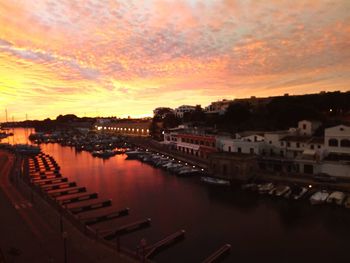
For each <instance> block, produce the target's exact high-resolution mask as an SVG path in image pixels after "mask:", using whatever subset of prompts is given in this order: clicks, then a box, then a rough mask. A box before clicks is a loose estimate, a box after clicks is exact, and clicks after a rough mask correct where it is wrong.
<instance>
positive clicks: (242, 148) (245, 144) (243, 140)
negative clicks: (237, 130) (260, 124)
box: [217, 133, 265, 155]
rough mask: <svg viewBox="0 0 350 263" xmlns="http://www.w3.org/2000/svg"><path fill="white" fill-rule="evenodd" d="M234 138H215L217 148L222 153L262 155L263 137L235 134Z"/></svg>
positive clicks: (254, 134) (255, 134) (263, 147)
mask: <svg viewBox="0 0 350 263" xmlns="http://www.w3.org/2000/svg"><path fill="white" fill-rule="evenodd" d="M235 137H236V138H231V137H228V136H217V148H218V149H219V150H220V151H222V152H233V153H246V154H256V155H259V154H262V153H263V151H264V149H265V142H264V137H263V136H261V135H260V134H258V133H253V134H249V135H248V134H236V136H235Z"/></svg>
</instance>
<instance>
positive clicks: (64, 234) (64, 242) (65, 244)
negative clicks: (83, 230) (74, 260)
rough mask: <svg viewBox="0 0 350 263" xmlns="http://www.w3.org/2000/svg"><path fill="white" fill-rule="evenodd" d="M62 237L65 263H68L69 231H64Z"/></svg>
mask: <svg viewBox="0 0 350 263" xmlns="http://www.w3.org/2000/svg"><path fill="white" fill-rule="evenodd" d="M62 238H63V253H64V263H67V262H68V261H67V238H68V233H67V232H66V231H64V232H63V233H62Z"/></svg>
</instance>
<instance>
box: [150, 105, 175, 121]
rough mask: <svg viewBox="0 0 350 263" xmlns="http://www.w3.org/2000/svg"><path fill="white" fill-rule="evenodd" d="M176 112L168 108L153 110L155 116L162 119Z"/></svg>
mask: <svg viewBox="0 0 350 263" xmlns="http://www.w3.org/2000/svg"><path fill="white" fill-rule="evenodd" d="M173 112H174V110H173V109H172V108H168V107H158V108H155V109H154V110H153V116H156V115H160V116H161V117H162V118H165V116H166V115H167V114H168V113H173Z"/></svg>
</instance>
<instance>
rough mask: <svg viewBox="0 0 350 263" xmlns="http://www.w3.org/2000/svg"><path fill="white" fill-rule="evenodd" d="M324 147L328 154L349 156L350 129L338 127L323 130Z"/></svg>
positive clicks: (342, 126) (343, 126)
mask: <svg viewBox="0 0 350 263" xmlns="http://www.w3.org/2000/svg"><path fill="white" fill-rule="evenodd" d="M324 133H325V137H324V145H325V150H326V151H327V152H328V153H337V154H350V127H349V126H345V125H338V126H335V127H331V128H327V129H325V132H324Z"/></svg>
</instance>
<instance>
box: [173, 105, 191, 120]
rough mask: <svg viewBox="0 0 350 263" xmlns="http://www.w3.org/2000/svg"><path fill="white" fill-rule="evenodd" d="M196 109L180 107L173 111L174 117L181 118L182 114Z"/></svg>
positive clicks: (188, 106) (187, 106)
mask: <svg viewBox="0 0 350 263" xmlns="http://www.w3.org/2000/svg"><path fill="white" fill-rule="evenodd" d="M195 109H196V107H195V106H190V105H182V106H180V107H178V108H176V109H175V115H176V117H178V118H183V116H184V114H185V113H186V112H192V111H194V110H195Z"/></svg>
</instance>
